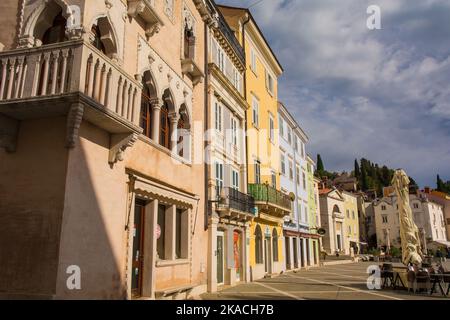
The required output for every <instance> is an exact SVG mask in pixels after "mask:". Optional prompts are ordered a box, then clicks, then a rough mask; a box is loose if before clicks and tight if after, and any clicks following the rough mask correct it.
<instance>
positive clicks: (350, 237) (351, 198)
mask: <svg viewBox="0 0 450 320" xmlns="http://www.w3.org/2000/svg"><path fill="white" fill-rule="evenodd" d="M342 195H343V197H344V210H345V219H344V229H345V235H344V252H345V254H347V255H351V256H352V255H355V254H358V253H360V249H361V241H360V238H359V217H358V197H357V196H356V195H355V194H353V193H350V192H347V191H342Z"/></svg>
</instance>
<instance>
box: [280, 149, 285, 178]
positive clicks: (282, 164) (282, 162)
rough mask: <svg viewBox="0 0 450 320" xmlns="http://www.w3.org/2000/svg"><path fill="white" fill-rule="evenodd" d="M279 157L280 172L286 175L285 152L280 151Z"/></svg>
mask: <svg viewBox="0 0 450 320" xmlns="http://www.w3.org/2000/svg"><path fill="white" fill-rule="evenodd" d="M280 158H281V165H280V166H281V174H282V175H284V176H285V175H286V154H285V153H284V152H281V153H280Z"/></svg>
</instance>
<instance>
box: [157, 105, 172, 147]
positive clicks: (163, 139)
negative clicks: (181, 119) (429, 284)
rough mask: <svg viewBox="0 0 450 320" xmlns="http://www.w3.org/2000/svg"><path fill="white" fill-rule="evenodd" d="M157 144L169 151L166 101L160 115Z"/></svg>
mask: <svg viewBox="0 0 450 320" xmlns="http://www.w3.org/2000/svg"><path fill="white" fill-rule="evenodd" d="M159 144H160V145H162V146H163V147H166V148H167V149H170V123H169V103H168V101H167V100H166V99H165V100H164V104H163V106H162V108H161V113H160V123H159Z"/></svg>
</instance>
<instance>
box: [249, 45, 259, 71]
mask: <svg viewBox="0 0 450 320" xmlns="http://www.w3.org/2000/svg"><path fill="white" fill-rule="evenodd" d="M257 60H258V57H257V56H256V52H255V49H253V48H251V49H250V69H251V70H252V71H253V73H254V74H255V75H256V76H258V63H257Z"/></svg>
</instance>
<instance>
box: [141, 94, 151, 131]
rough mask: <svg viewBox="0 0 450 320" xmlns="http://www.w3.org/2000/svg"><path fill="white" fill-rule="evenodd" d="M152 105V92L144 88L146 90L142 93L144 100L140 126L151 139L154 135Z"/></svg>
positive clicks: (142, 101)
mask: <svg viewBox="0 0 450 320" xmlns="http://www.w3.org/2000/svg"><path fill="white" fill-rule="evenodd" d="M151 116H152V104H151V102H150V90H149V88H148V87H147V86H144V90H143V91H142V100H141V120H140V126H141V128H142V129H144V131H143V132H142V134H144V135H145V136H146V137H149V138H151V134H152V121H151Z"/></svg>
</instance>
